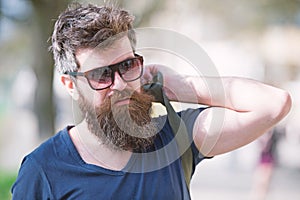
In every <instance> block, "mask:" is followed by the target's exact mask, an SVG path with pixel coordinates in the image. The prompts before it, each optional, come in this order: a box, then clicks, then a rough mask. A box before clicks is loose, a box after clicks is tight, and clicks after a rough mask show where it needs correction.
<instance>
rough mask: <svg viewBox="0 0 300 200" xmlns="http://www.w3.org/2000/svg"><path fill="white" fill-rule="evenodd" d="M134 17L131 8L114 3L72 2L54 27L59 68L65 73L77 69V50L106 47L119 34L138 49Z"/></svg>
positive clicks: (56, 62) (56, 63) (54, 44)
mask: <svg viewBox="0 0 300 200" xmlns="http://www.w3.org/2000/svg"><path fill="white" fill-rule="evenodd" d="M133 20H134V16H132V15H131V14H129V13H128V12H127V11H125V10H123V9H119V8H114V7H112V6H101V7H98V6H95V5H91V4H89V5H87V6H83V5H81V4H79V3H76V4H71V5H70V6H69V7H68V8H67V9H66V10H65V11H64V12H63V13H61V14H60V15H59V17H58V19H57V21H56V23H55V26H54V31H53V34H52V46H51V50H52V52H53V57H54V62H55V67H56V68H57V70H58V71H59V72H61V73H65V72H70V71H77V70H78V66H77V63H76V59H75V52H76V50H78V48H82V47H83V48H95V47H99V45H101V48H105V47H107V46H109V45H111V43H112V42H113V41H115V40H111V38H112V37H116V36H118V35H119V36H120V35H122V36H124V35H127V37H128V38H129V40H130V42H131V46H132V49H133V51H134V50H135V45H136V36H135V32H134V31H133V29H132V28H133V26H132V23H133ZM117 38H118V37H117ZM109 41H110V42H109Z"/></svg>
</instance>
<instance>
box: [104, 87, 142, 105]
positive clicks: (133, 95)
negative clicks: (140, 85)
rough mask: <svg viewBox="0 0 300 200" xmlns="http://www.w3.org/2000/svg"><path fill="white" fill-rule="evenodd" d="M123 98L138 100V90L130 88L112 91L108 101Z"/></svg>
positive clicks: (112, 101)
mask: <svg viewBox="0 0 300 200" xmlns="http://www.w3.org/2000/svg"><path fill="white" fill-rule="evenodd" d="M123 99H129V100H130V101H138V92H136V91H131V90H123V91H117V90H116V91H114V94H113V95H112V96H110V98H109V101H110V102H111V104H114V103H115V102H117V101H119V100H123Z"/></svg>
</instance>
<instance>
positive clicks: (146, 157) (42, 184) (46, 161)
mask: <svg viewBox="0 0 300 200" xmlns="http://www.w3.org/2000/svg"><path fill="white" fill-rule="evenodd" d="M201 111H202V109H188V110H186V111H183V112H181V113H179V114H180V115H181V117H182V119H183V120H184V121H185V123H186V127H187V129H188V132H189V134H190V135H189V136H190V137H191V138H192V129H193V124H194V122H195V119H196V117H197V116H198V114H199V113H200V112H201ZM157 119H158V121H159V122H163V123H164V124H163V126H162V129H161V130H160V132H159V133H158V134H157V136H156V138H155V142H154V146H153V148H152V149H151V150H149V152H144V153H133V154H132V156H131V158H130V160H129V162H128V164H127V166H126V167H125V168H124V169H123V170H120V171H114V170H109V169H105V168H103V167H99V166H96V165H93V164H87V163H86V162H84V161H83V160H82V158H81V157H80V155H79V153H78V152H77V150H76V148H75V146H74V144H73V143H72V140H71V138H70V136H69V134H68V130H69V129H70V128H71V126H69V127H66V128H65V129H63V130H61V131H60V132H58V133H57V134H56V135H55V136H53V137H52V138H50V139H49V140H47V141H46V142H44V143H43V144H41V145H40V146H39V147H38V148H37V149H35V150H34V151H33V152H32V153H30V154H29V155H27V156H26V157H25V158H24V159H23V161H22V165H21V168H20V171H19V175H18V178H17V180H16V182H15V184H14V185H13V187H12V194H13V199H15V200H17V199H18V200H20V199H28V200H29V199H30V200H33V199H37V200H44V199H49V200H50V199H51V200H52V199H80V200H81V199H84V200H90V199H91V200H95V199H97V200H98V199H105V200H108V199H113V200H118V199H122V200H124V199H126V200H127V199H130V200H131V199H145V200H146V199H151V200H152V199H156V200H157V199H158V200H160V199H161V200H166V199H170V200H176V199H190V195H189V191H188V189H187V186H186V183H185V179H184V174H183V169H182V166H181V159H180V157H179V156H178V149H177V146H176V145H171V144H172V143H173V141H174V140H173V139H174V135H173V133H172V130H171V127H170V125H169V123H168V121H167V118H166V116H162V117H158V118H157ZM166 146H168V148H164V147H166ZM169 147H170V148H169ZM191 149H192V152H193V170H194V169H195V166H196V165H197V164H198V163H199V162H200V161H201V160H202V159H203V158H204V157H203V156H202V155H201V154H200V153H199V151H198V150H197V148H196V147H195V145H194V143H193V142H192V143H191ZM174 155H175V156H174ZM178 157H179V158H178Z"/></svg>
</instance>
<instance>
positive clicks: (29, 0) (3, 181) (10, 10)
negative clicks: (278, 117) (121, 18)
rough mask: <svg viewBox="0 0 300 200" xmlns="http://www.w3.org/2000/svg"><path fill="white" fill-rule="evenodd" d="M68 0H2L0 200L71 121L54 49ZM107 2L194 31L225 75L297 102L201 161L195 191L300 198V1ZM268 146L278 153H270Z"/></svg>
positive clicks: (206, 195) (199, 195)
mask: <svg viewBox="0 0 300 200" xmlns="http://www.w3.org/2000/svg"><path fill="white" fill-rule="evenodd" d="M69 2H71V1H67V0H0V60H1V62H0V199H9V198H10V196H9V195H10V194H9V189H10V187H11V184H12V183H13V181H14V180H15V177H16V175H17V171H18V168H19V166H20V163H21V161H22V158H23V157H24V156H25V155H26V154H27V153H29V152H31V151H32V150H33V149H34V148H35V147H37V146H38V145H39V144H40V143H41V142H42V141H44V140H45V139H46V138H49V137H50V136H51V135H53V134H54V133H56V131H57V130H59V129H62V128H64V126H65V125H67V124H73V121H74V120H73V116H72V103H71V99H70V97H68V95H67V94H66V93H65V92H64V91H63V89H62V88H61V85H60V83H59V81H58V80H57V74H56V72H55V71H54V68H53V61H52V55H51V53H50V52H49V51H48V47H49V46H50V42H49V41H48V39H49V37H50V35H51V33H52V28H53V25H54V22H55V19H56V17H57V15H58V13H60V12H61V11H63V10H64V9H65V8H66V6H67V4H68V3H69ZM79 2H91V3H96V4H99V5H101V4H103V3H105V2H103V1H93V0H90V1H79ZM106 3H107V2H106ZM109 3H111V4H116V5H119V6H121V7H125V8H126V9H128V10H130V11H131V12H132V13H133V14H134V15H135V16H136V21H135V25H136V26H135V27H161V28H164V29H169V30H173V31H176V32H178V33H180V34H183V35H185V36H186V37H188V38H190V39H191V40H193V41H194V42H196V43H197V44H198V45H200V46H201V47H202V48H203V49H204V51H205V52H206V53H207V54H208V56H209V57H210V59H211V60H212V62H213V63H214V65H215V66H216V68H217V69H218V72H219V73H220V75H228V76H242V77H248V78H253V79H256V80H260V81H263V82H265V83H268V84H272V85H274V86H277V87H280V88H283V89H286V90H287V91H289V92H290V94H291V96H292V99H293V107H292V110H291V112H290V113H289V115H288V116H287V117H286V118H285V119H284V120H283V121H282V122H281V123H280V124H279V125H278V126H277V127H276V129H274V130H271V131H270V133H268V134H266V136H264V137H263V138H260V139H259V140H257V141H255V142H253V143H251V144H249V145H247V146H245V147H243V148H241V149H239V150H236V151H234V152H231V153H228V154H225V155H222V156H217V157H215V158H213V159H210V160H205V161H203V162H202V163H200V165H199V166H198V167H197V170H196V175H195V176H194V179H193V180H192V185H191V189H192V197H193V199H209V200H219V199H239V200H243V199H251V200H258V199H270V200H276V199H278V200H279V199H280V200H282V199H284V198H288V199H300V191H299V186H300V156H299V155H300V127H299V126H300V123H299V118H300V107H299V106H300V93H299V89H300V77H299V75H300V73H299V72H300V1H299V0H252V1H247V0H239V1H236V0H223V1H218V0H186V1H181V0H150V1H145V0H125V1H117V0H114V1H109ZM249 92H251V91H249ZM274 138H275V139H274ZM265 152H267V153H268V155H269V156H271V157H272V156H273V157H274V158H275V161H273V160H272V161H267V162H265V160H264V159H262V158H264V157H263V156H262V155H264V154H262V153H265Z"/></svg>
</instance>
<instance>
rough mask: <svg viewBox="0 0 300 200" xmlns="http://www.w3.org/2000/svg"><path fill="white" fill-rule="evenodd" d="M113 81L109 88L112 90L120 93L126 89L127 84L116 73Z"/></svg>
mask: <svg viewBox="0 0 300 200" xmlns="http://www.w3.org/2000/svg"><path fill="white" fill-rule="evenodd" d="M114 76H115V79H114V82H113V84H112V85H111V86H110V88H111V89H112V90H119V91H122V90H124V89H125V88H126V86H127V83H126V82H125V81H124V80H123V79H122V78H121V76H120V74H119V73H118V72H117V71H116V72H115V74H114Z"/></svg>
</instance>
